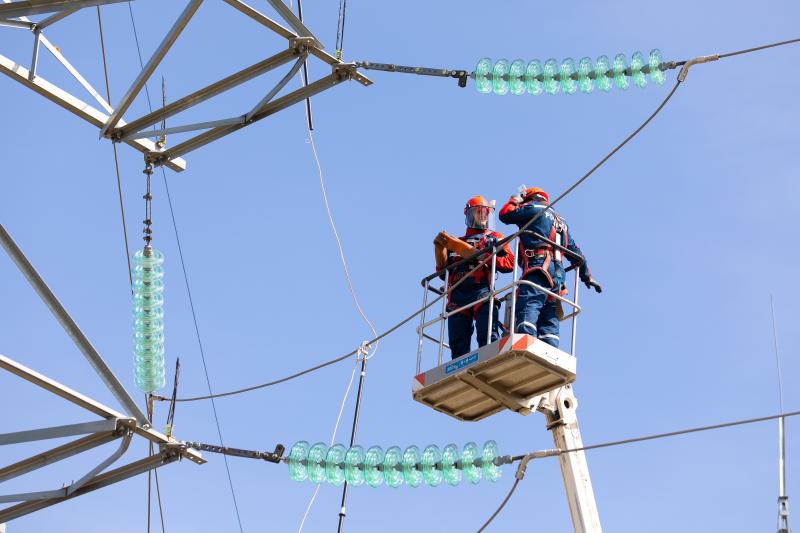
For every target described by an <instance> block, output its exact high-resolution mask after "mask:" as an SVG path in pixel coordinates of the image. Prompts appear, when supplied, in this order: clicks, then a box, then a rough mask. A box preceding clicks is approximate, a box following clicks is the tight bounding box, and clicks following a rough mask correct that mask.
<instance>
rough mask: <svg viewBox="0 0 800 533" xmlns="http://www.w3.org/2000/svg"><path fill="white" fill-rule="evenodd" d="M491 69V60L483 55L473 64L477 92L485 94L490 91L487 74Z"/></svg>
mask: <svg viewBox="0 0 800 533" xmlns="http://www.w3.org/2000/svg"><path fill="white" fill-rule="evenodd" d="M491 71H492V60H491V59H489V58H488V57H484V58H483V59H481V60H480V61H478V64H477V65H476V66H475V88H476V89H477V90H478V92H479V93H482V94H486V93H490V92H492V80H490V79H489V76H488V74H489V73H490V72H491Z"/></svg>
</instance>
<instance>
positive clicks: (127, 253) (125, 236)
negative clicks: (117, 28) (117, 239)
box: [96, 6, 133, 291]
mask: <svg viewBox="0 0 800 533" xmlns="http://www.w3.org/2000/svg"><path fill="white" fill-rule="evenodd" d="M96 7H97V26H98V29H99V30H100V51H101V52H102V55H103V75H104V77H105V82H106V100H107V101H109V102H111V88H110V86H109V83H108V64H107V62H106V44H105V39H104V37H103V19H102V18H101V17H100V6H96ZM111 147H112V148H113V149H114V169H115V170H116V173H117V195H118V196H119V212H120V216H121V217H122V238H123V240H124V241H125V258H126V259H127V263H128V281H129V282H130V286H131V291H133V271H132V270H131V251H130V247H129V246H128V226H127V224H126V223H125V205H124V204H123V203H122V180H121V179H120V176H119V156H118V155H117V143H111Z"/></svg>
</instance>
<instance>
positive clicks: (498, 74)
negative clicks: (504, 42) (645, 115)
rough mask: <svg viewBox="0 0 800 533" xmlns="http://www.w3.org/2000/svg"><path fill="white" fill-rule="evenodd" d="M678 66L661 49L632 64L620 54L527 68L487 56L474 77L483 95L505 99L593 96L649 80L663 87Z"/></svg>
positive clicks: (522, 63) (638, 55) (519, 62)
mask: <svg viewBox="0 0 800 533" xmlns="http://www.w3.org/2000/svg"><path fill="white" fill-rule="evenodd" d="M674 67H675V64H674V63H669V64H667V63H665V62H664V60H663V57H662V55H661V51H660V50H658V49H653V50H651V51H650V55H649V56H647V57H645V55H644V54H643V53H641V52H634V53H633V54H632V55H631V60H630V62H628V58H627V56H626V55H625V54H617V55H615V56H614V59H613V60H609V58H608V56H605V55H601V56H599V57H598V58H597V59H596V60H595V61H594V62H593V61H592V59H591V58H589V57H584V58H582V59H581V60H580V61H579V62H577V63H576V62H575V60H574V59H572V58H570V57H568V58H566V59H563V60H562V61H558V60H557V59H555V58H551V59H548V60H547V61H545V62H544V63H542V62H540V61H539V60H538V59H534V60H532V61H530V62H528V63H527V65H526V64H525V61H524V60H522V59H516V60H514V61H513V62H511V63H509V62H508V60H506V59H500V60H498V61H495V62H492V60H491V59H489V58H488V57H485V58H483V59H481V60H480V61H479V62H478V64H477V65H476V67H475V72H473V74H472V78H473V79H474V80H475V88H476V89H477V91H478V92H479V93H481V94H488V93H494V94H497V95H501V96H502V95H505V94H509V93H511V94H513V95H517V96H518V95H521V94H525V93H526V92H527V93H528V94H532V95H534V96H538V95H540V94H542V93H547V94H558V93H564V94H575V93H576V92H578V91H580V92H582V93H584V94H589V93H592V92H594V90H595V88H597V89H598V90H599V91H601V92H609V91H610V90H611V89H612V88H614V87H616V88H617V89H619V90H620V91H624V90H626V89H628V87H630V85H631V82H632V83H633V84H634V85H636V87H639V88H641V89H643V88H645V87H646V86H647V84H648V81H650V82H652V83H654V84H656V85H662V84H663V83H664V81H665V79H666V75H665V74H664V71H665V70H667V69H669V68H674ZM648 78H649V79H648Z"/></svg>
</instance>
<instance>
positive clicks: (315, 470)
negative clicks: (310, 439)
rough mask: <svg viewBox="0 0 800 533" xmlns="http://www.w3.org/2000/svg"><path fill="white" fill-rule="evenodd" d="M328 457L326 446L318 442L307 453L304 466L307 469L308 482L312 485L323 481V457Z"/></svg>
mask: <svg viewBox="0 0 800 533" xmlns="http://www.w3.org/2000/svg"><path fill="white" fill-rule="evenodd" d="M327 455H328V445H327V444H324V443H322V442H318V443H316V444H315V445H313V446H312V447H311V449H310V450H309V451H308V459H306V464H307V467H308V480H309V481H311V482H312V483H322V482H323V481H325V457H326V456H327Z"/></svg>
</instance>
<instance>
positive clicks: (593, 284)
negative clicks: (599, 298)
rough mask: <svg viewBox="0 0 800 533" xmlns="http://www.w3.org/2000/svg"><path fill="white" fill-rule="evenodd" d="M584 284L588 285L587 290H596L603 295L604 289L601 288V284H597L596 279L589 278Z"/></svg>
mask: <svg viewBox="0 0 800 533" xmlns="http://www.w3.org/2000/svg"><path fill="white" fill-rule="evenodd" d="M583 284H584V285H586V288H587V289H594V290H595V291H597V292H598V293H601V292H603V287H601V286H600V284H599V283H597V282H596V281H595V280H594V279H592V278H589V279H588V280H586V281H584V282H583Z"/></svg>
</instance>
